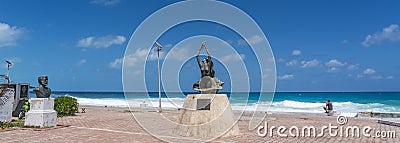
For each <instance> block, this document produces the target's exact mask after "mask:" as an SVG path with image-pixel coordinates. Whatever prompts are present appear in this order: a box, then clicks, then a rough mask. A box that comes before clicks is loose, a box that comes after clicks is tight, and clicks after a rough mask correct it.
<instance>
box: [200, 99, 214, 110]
mask: <svg viewBox="0 0 400 143" xmlns="http://www.w3.org/2000/svg"><path fill="white" fill-rule="evenodd" d="M210 104H211V99H197V106H196V110H210Z"/></svg>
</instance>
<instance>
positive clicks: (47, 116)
mask: <svg viewBox="0 0 400 143" xmlns="http://www.w3.org/2000/svg"><path fill="white" fill-rule="evenodd" d="M25 126H35V127H41V128H43V127H54V126H57V112H56V111H54V110H52V111H51V110H47V111H45V110H43V111H32V112H31V111H29V112H28V113H26V114H25Z"/></svg>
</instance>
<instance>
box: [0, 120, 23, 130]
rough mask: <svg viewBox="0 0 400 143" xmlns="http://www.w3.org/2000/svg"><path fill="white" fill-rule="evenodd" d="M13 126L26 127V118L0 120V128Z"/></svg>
mask: <svg viewBox="0 0 400 143" xmlns="http://www.w3.org/2000/svg"><path fill="white" fill-rule="evenodd" d="M11 127H24V120H12V121H11V122H3V123H1V122H0V129H5V128H11Z"/></svg>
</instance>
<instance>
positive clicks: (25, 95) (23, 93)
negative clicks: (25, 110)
mask: <svg viewBox="0 0 400 143" xmlns="http://www.w3.org/2000/svg"><path fill="white" fill-rule="evenodd" d="M28 92H29V84H21V91H20V97H19V98H28Z"/></svg>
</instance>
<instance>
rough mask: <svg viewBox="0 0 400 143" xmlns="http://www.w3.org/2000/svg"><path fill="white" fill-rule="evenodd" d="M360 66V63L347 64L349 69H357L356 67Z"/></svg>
mask: <svg viewBox="0 0 400 143" xmlns="http://www.w3.org/2000/svg"><path fill="white" fill-rule="evenodd" d="M359 67H360V65H359V64H355V65H349V66H347V69H348V70H356V69H358V68H359Z"/></svg>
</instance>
